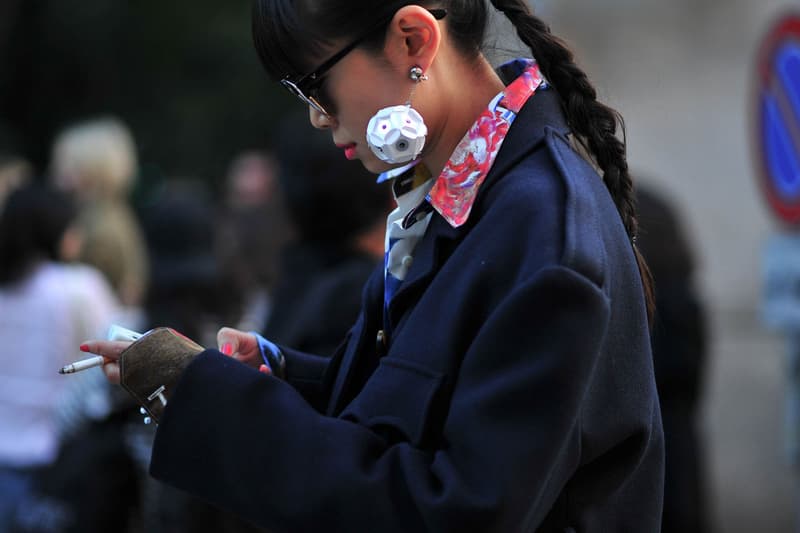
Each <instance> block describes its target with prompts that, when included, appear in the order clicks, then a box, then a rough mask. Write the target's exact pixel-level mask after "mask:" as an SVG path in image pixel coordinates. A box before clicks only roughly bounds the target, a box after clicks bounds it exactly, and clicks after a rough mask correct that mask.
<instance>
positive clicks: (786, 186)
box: [755, 14, 800, 225]
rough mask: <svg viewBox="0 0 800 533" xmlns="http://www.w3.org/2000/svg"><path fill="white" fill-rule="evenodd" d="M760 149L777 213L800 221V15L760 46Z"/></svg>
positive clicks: (764, 177) (766, 185)
mask: <svg viewBox="0 0 800 533" xmlns="http://www.w3.org/2000/svg"><path fill="white" fill-rule="evenodd" d="M756 99H757V100H756V117H757V119H756V120H757V126H756V134H757V135H756V139H755V141H756V148H757V150H756V153H757V164H758V166H759V170H760V174H761V178H762V180H761V181H762V183H763V186H764V190H765V193H766V196H767V200H768V202H769V204H770V206H771V207H772V209H773V211H774V212H775V214H776V215H777V216H778V217H779V218H780V219H781V220H783V221H784V222H786V223H788V224H791V225H798V224H800V14H792V15H787V16H785V17H783V18H781V19H780V20H778V22H777V23H776V24H775V25H774V26H773V28H772V29H771V31H770V32H769V33H768V34H767V36H766V38H765V39H764V42H763V44H762V46H761V51H760V54H759V61H758V88H757V91H756Z"/></svg>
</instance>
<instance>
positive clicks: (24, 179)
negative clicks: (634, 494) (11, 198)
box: [0, 154, 32, 210]
mask: <svg viewBox="0 0 800 533" xmlns="http://www.w3.org/2000/svg"><path fill="white" fill-rule="evenodd" d="M31 174H32V168H31V166H30V164H29V163H28V162H27V161H25V160H24V159H22V158H21V157H16V156H13V155H3V154H0V210H2V208H3V204H4V203H5V200H6V197H7V196H8V195H9V194H10V193H11V191H13V190H15V189H17V188H19V187H21V186H22V185H24V184H26V183H28V182H29V181H30V180H31Z"/></svg>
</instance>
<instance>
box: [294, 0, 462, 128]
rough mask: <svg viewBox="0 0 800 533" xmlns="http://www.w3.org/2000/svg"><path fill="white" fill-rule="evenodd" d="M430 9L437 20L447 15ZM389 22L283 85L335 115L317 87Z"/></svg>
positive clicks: (312, 104) (325, 113)
mask: <svg viewBox="0 0 800 533" xmlns="http://www.w3.org/2000/svg"><path fill="white" fill-rule="evenodd" d="M428 11H429V12H430V14H431V15H433V18H435V19H436V20H442V19H443V18H444V17H445V15H447V10H446V9H428ZM392 16H394V15H392ZM388 22H389V19H381V20H380V21H379V22H378V23H376V24H375V25H374V26H371V27H370V28H369V29H368V30H367V31H366V32H364V33H363V34H362V35H361V36H359V37H358V38H357V39H355V40H353V41H352V42H350V43H349V44H348V45H347V46H345V47H344V48H342V49H341V50H339V51H338V52H336V53H335V54H333V55H332V56H331V57H329V58H328V59H327V60H326V61H325V62H324V63H322V64H321V65H320V66H319V67H317V68H316V69H314V70H313V71H311V72H310V73H308V74H306V75H304V76H300V77H299V78H297V79H295V80H291V79H289V78H288V77H286V78H283V79H282V80H281V85H283V86H284V87H285V88H286V89H287V90H288V91H289V92H290V93H292V94H293V95H295V96H296V97H297V98H299V99H300V101H301V102H303V103H304V104H306V105H308V106H311V108H312V109H314V110H315V111H317V112H319V113H322V114H323V115H325V116H327V117H331V116H333V113H330V112H328V110H326V109H325V106H324V105H323V104H322V103H321V102H320V98H319V95H318V94H316V92H317V89H319V86H320V84H321V83H322V76H324V75H325V73H326V72H328V71H329V70H330V69H331V68H333V66H334V65H335V64H336V63H338V62H339V61H341V60H342V58H344V56H346V55H347V54H349V53H350V52H352V51H353V49H355V48H356V47H357V46H358V45H360V44H361V43H363V42H364V41H365V40H366V39H367V38H368V37H371V36H372V35H373V34H374V33H375V32H376V31H378V30H379V29H381V28H382V27H383V26H384V25H385V24H387V23H388Z"/></svg>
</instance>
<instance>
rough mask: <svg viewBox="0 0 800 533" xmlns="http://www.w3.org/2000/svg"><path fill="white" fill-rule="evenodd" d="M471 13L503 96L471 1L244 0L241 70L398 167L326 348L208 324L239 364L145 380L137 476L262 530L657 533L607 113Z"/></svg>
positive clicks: (644, 344) (651, 410) (626, 233)
mask: <svg viewBox="0 0 800 533" xmlns="http://www.w3.org/2000/svg"><path fill="white" fill-rule="evenodd" d="M492 5H493V6H494V7H495V8H496V9H498V10H499V11H501V12H503V13H505V15H506V16H508V18H509V19H510V20H511V22H512V23H513V24H514V26H515V27H516V28H517V31H518V32H519V35H520V37H521V38H522V41H523V42H525V43H526V44H527V45H529V46H530V48H531V51H532V53H533V55H534V56H535V57H536V60H537V61H538V62H533V61H518V62H514V63H513V64H511V65H509V66H508V67H507V68H504V69H501V70H503V71H504V74H508V73H509V72H510V71H513V70H514V69H516V70H517V77H516V78H515V79H513V80H511V81H510V84H509V85H508V86H507V87H504V83H503V81H501V78H500V77H499V76H498V75H497V74H495V72H494V71H493V70H492V68H491V67H490V66H489V64H488V62H487V61H486V59H485V58H484V56H483V55H482V54H481V53H480V45H481V41H482V38H483V35H484V29H485V26H486V20H487V10H488V9H489V6H488V5H486V4H485V2H483V1H478V0H449V1H448V0H442V1H439V2H431V3H430V4H428V3H420V4H414V3H409V2H404V1H396V2H382V3H380V4H378V6H379V7H376V5H375V4H374V3H372V2H356V1H352V0H349V1H343V0H339V1H334V0H325V1H324V2H323V1H312V0H308V1H304V2H289V1H287V0H259V1H258V2H257V4H256V8H255V10H254V21H253V28H254V33H255V41H256V46H257V48H258V50H259V52H260V54H261V58H262V61H263V62H264V64H265V66H266V68H267V70H268V72H269V73H270V74H271V75H272V76H273V77H275V78H280V79H282V82H283V84H284V85H285V86H287V87H288V88H290V89H291V90H292V91H293V92H294V93H295V94H296V95H297V96H299V97H300V98H301V99H302V100H303V101H304V102H305V103H307V104H308V105H309V113H310V120H311V123H312V124H313V125H314V126H316V127H318V128H322V129H326V130H328V131H329V132H330V133H331V137H332V140H333V142H334V143H335V144H337V145H338V146H340V147H342V148H343V149H344V152H345V156H346V157H348V158H351V159H359V160H360V161H361V162H362V164H363V165H364V166H365V167H366V168H368V169H369V170H372V171H373V172H384V171H387V170H390V169H400V170H396V171H394V172H392V173H390V174H389V176H390V177H391V176H394V178H393V179H394V183H393V187H394V191H395V194H396V196H397V201H398V209H397V210H396V211H395V212H393V213H392V214H391V215H390V217H389V221H388V222H389V224H388V230H387V248H388V250H387V254H386V255H387V261H386V266H385V268H384V269H382V270H381V271H379V272H376V274H375V275H373V277H372V278H371V279H370V281H369V282H368V283H367V286H366V287H365V290H364V299H363V309H362V312H361V314H360V316H359V318H358V321H357V322H356V324H355V326H354V327H353V329H352V330H351V331H350V333H349V335H348V337H347V340H346V342H345V343H344V344H343V345H342V346H341V348H340V349H339V350H338V351H337V352H336V354H335V355H334V356H333V358H332V359H331V360H330V361H328V360H325V359H321V358H318V357H315V356H312V355H308V354H301V353H298V352H296V351H293V350H291V349H290V348H289V347H285V346H279V347H278V346H274V345H271V344H270V343H268V342H265V341H261V340H259V339H258V338H257V337H256V336H255V335H252V334H247V333H243V332H238V331H233V330H229V329H223V330H221V331H220V333H219V335H218V342H219V345H220V346H221V348H222V350H221V351H222V352H223V353H227V354H230V355H231V356H232V358H233V359H235V360H238V361H240V362H243V363H245V364H244V365H240V364H237V363H236V361H233V360H231V358H227V359H226V358H225V357H224V356H223V355H222V354H221V353H220V352H218V351H216V350H205V351H203V352H202V353H200V354H199V355H196V356H194V358H193V359H192V360H191V362H189V363H188V367H187V368H186V369H185V370H183V371H182V372H181V373H180V382H178V383H177V385H176V383H175V380H173V379H171V378H166V377H165V379H164V380H163V381H165V383H164V385H165V387H166V392H167V394H168V395H169V398H168V402H169V403H168V404H167V407H166V409H165V410H164V411H163V417H162V418H161V424H160V427H159V429H158V434H157V437H156V442H155V445H154V449H153V456H152V461H151V473H152V474H153V475H154V476H156V477H157V478H159V479H162V480H165V481H167V482H168V483H171V484H174V485H176V486H178V487H181V488H184V489H186V490H189V491H191V492H193V493H194V494H197V495H200V496H201V497H204V498H206V499H208V500H210V501H212V502H215V503H217V504H219V505H221V506H224V507H227V508H229V509H232V510H233V511H234V512H237V513H239V514H240V515H242V516H244V517H247V518H248V519H249V520H251V521H253V522H255V523H257V524H260V525H262V526H265V527H267V528H269V529H270V530H273V531H603V532H607V531H648V532H649V531H657V530H658V528H659V521H660V513H661V498H662V496H661V493H662V484H663V437H662V431H661V420H660V415H659V407H658V399H657V395H656V389H655V383H654V380H653V368H652V361H651V354H650V347H649V341H648V318H647V310H646V308H647V304H646V298H645V294H647V293H648V292H649V290H648V289H647V287H648V282H647V275H646V267H645V266H644V264H643V262H641V261H639V260H638V259H639V254H638V252H637V251H636V247H635V232H636V219H635V214H634V210H633V197H632V184H631V179H630V176H629V174H628V171H627V164H626V162H625V156H624V145H623V144H622V143H621V142H620V141H619V140H618V139H617V138H616V137H615V135H614V133H615V130H616V126H617V122H616V118H617V117H616V114H615V113H614V112H613V111H612V110H610V109H608V108H607V107H605V106H603V105H601V104H600V103H598V102H597V101H596V100H595V92H594V89H593V88H592V86H591V85H590V84H589V82H588V80H587V78H586V76H585V75H584V74H583V73H582V72H581V71H580V70H579V69H578V68H577V67H576V66H575V64H574V63H573V62H572V59H571V55H570V53H569V52H568V51H567V50H566V49H565V48H564V47H563V46H562V45H561V44H560V43H559V41H558V40H556V39H555V38H554V37H553V36H552V35H551V34H550V33H549V31H548V29H547V27H546V26H545V25H544V24H543V23H542V22H541V21H540V20H539V19H537V18H535V17H534V16H532V15H531V14H530V13H529V11H528V8H527V7H526V4H525V3H524V2H522V1H501V0H494V1H493V2H492ZM309 73H310V74H309ZM406 102H410V107H408V106H406V105H404V104H405V103H406ZM398 106H399V108H398ZM412 108H413V109H414V110H415V112H412V111H411V109H412ZM562 109H563V110H564V112H562ZM423 121H424V123H423ZM509 124H511V126H510V127H509ZM425 132H427V136H424V135H423V134H424V133H425ZM501 144H502V146H501ZM584 146H585V147H586V148H585V149H583V148H582V147H584ZM420 148H421V152H419V153H417V151H418V150H419V149H420ZM576 148H579V150H578V149H576ZM407 153H410V157H409V156H407V155H405V154H407ZM581 153H583V154H585V156H582V155H581ZM409 160H412V161H411V162H412V165H413V163H414V162H416V163H417V164H416V165H415V166H412V168H411V169H408V168H406V167H408V166H409V165H407V164H406V163H407V162H408V161H409ZM595 163H596V166H597V168H599V170H600V171H601V172H602V174H603V177H602V179H601V177H600V176H598V174H597V173H596V171H595V170H594V167H593V164H595ZM398 174H399V175H398ZM428 176H433V179H431V180H428V181H426V177H428ZM365 186H369V184H365ZM343 208H346V206H343ZM334 222H335V221H332V223H334ZM398 247H399V252H397V253H395V252H396V251H397V250H398ZM637 263H638V265H637ZM138 342H141V341H138ZM138 342H137V344H138ZM126 346H127V345H126V344H124V343H106V342H92V343H89V344H88V345H87V346H85V349H86V350H88V351H93V352H95V353H101V354H104V355H106V356H108V357H109V358H111V359H115V358H117V357H118V356H119V353H120V352H121V351H122V350H123V349H124V348H125V347H126ZM259 347H262V350H261V352H263V355H264V358H265V360H266V361H267V362H268V363H270V366H269V367H268V366H267V365H265V364H264V363H263V362H262V353H261V352H260V351H259ZM144 352H145V350H138V351H137V349H136V345H134V348H131V349H130V350H129V351H128V352H126V355H125V357H128V355H130V356H131V357H132V358H133V357H134V356H137V355H138V356H141V357H147V356H148V355H149V354H145V353H144ZM192 355H193V354H192ZM281 361H285V368H284V367H281V366H277V367H276V363H279V362H281ZM150 365H151V368H153V372H161V371H162V368H161V366H159V364H158V357H156V358H155V360H153V361H152V362H151V363H150ZM259 366H260V367H261V368H262V370H263V371H264V372H266V373H267V374H272V375H271V376H270V375H268V376H264V375H263V373H258V372H254V371H253V370H252V369H253V368H255V367H259ZM248 367H251V368H248ZM105 369H106V372H107V374H108V375H109V377H110V379H112V380H119V379H120V377H119V371H120V369H119V366H118V365H117V363H114V362H109V363H108V364H106V365H105ZM278 376H283V378H282V379H276V378H277V377H278ZM122 379H123V381H124V380H125V376H123V378H122ZM143 392H144V391H143ZM151 396H152V395H151ZM152 397H153V398H155V396H152ZM153 401H154V402H157V400H153ZM148 405H150V403H148ZM148 408H152V405H150V406H149V407H148Z"/></svg>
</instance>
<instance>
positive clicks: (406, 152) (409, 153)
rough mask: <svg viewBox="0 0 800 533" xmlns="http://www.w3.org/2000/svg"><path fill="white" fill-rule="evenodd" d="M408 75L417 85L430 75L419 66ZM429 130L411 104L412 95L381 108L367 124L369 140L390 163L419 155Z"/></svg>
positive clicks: (404, 160) (409, 159) (380, 155)
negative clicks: (400, 102) (402, 100)
mask: <svg viewBox="0 0 800 533" xmlns="http://www.w3.org/2000/svg"><path fill="white" fill-rule="evenodd" d="M409 78H411V79H412V80H414V82H415V87H416V84H418V83H420V82H422V81H425V80H427V79H428V77H427V76H426V75H425V74H424V73H423V71H422V68H421V67H419V66H414V67H412V68H411V70H410V71H409ZM412 95H413V90H412ZM427 134H428V128H427V126H426V125H425V121H424V120H423V118H422V115H420V114H419V113H418V112H417V110H416V109H414V108H412V107H411V97H410V96H409V98H408V102H406V104H405V105H395V106H390V107H385V108H383V109H381V110H379V111H378V112H377V113H376V114H375V115H374V116H373V117H372V118H371V119H370V121H369V124H367V144H368V145H369V147H370V149H371V150H372V152H373V153H374V154H375V155H376V156H377V157H378V159H380V160H381V161H384V162H386V163H389V164H399V163H408V162H409V161H413V160H414V159H416V158H417V157H418V156H419V154H420V153H421V152H422V148H423V147H424V146H425V136H426V135H427Z"/></svg>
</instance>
